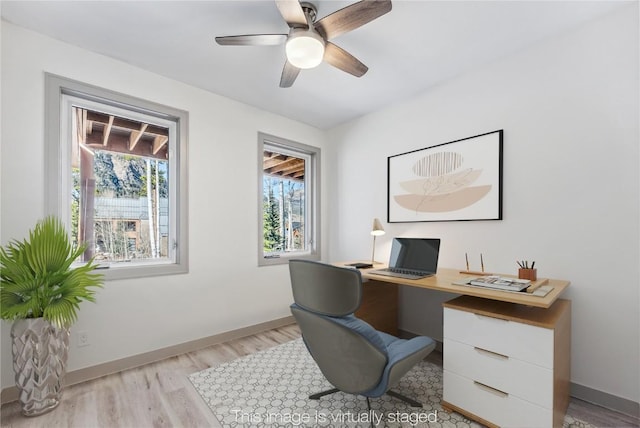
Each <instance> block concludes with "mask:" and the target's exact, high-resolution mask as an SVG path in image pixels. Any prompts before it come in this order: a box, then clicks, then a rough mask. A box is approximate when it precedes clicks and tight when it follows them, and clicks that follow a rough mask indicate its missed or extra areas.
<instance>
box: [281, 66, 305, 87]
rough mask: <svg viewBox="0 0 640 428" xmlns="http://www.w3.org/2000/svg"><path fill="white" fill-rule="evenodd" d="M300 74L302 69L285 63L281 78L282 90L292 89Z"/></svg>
mask: <svg viewBox="0 0 640 428" xmlns="http://www.w3.org/2000/svg"><path fill="white" fill-rule="evenodd" d="M299 73H300V69H299V68H298V67H295V66H293V65H291V63H290V62H289V61H286V62H285V63H284V68H283V69H282V76H281V77H280V87H281V88H290V87H291V85H293V82H295V81H296V78H297V77H298V74H299Z"/></svg>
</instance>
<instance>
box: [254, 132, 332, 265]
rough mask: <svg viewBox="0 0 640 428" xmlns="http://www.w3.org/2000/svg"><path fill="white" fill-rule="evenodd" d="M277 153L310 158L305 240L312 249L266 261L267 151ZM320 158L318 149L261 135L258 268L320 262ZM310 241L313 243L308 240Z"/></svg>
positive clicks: (306, 189) (307, 167)
mask: <svg viewBox="0 0 640 428" xmlns="http://www.w3.org/2000/svg"><path fill="white" fill-rule="evenodd" d="M265 147H273V148H274V149H275V150H276V151H279V152H280V151H282V152H284V153H286V154H291V155H294V156H301V157H305V158H308V161H307V162H305V184H304V186H305V188H304V192H305V235H306V236H305V239H307V245H308V246H309V249H308V250H306V251H294V252H289V253H280V254H278V255H277V256H276V257H274V256H271V257H265V253H264V216H263V214H264V207H263V195H264V168H263V165H264V151H265ZM320 157H321V150H320V148H318V147H314V146H310V145H307V144H302V143H298V142H296V141H291V140H288V139H285V138H281V137H277V136H275V135H270V134H266V133H264V132H258V266H273V265H281V264H288V263H289V260H290V259H294V258H295V259H306V260H320V254H321V251H320V248H321V247H320V236H321V234H320ZM309 239H310V240H309Z"/></svg>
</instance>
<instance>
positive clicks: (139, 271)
mask: <svg viewBox="0 0 640 428" xmlns="http://www.w3.org/2000/svg"><path fill="white" fill-rule="evenodd" d="M70 97H76V98H80V99H83V100H86V101H87V102H88V103H99V104H101V105H105V106H110V107H112V108H115V109H124V110H126V111H127V112H131V113H132V114H133V115H134V116H135V114H142V115H145V116H151V117H154V118H157V120H160V121H169V122H171V123H173V124H175V141H173V142H171V143H170V147H169V157H170V158H171V157H177V159H175V161H174V162H173V168H175V169H176V170H175V171H171V172H170V173H171V174H173V175H175V180H176V181H175V189H174V192H175V196H174V198H173V199H172V201H171V202H170V214H171V215H174V216H175V223H174V230H173V233H172V236H173V241H174V242H173V243H172V245H174V246H175V255H174V260H172V261H171V262H169V263H167V262H164V263H158V262H157V261H154V260H148V261H147V262H140V263H135V264H131V265H129V264H122V265H121V264H111V265H109V268H108V269H104V270H103V271H101V272H102V273H104V277H105V280H115V279H128V278H140V277H151V276H162V275H171V274H183V273H187V272H188V271H189V265H188V248H189V242H188V222H187V219H188V185H187V165H188V158H187V146H188V139H187V130H188V119H189V115H188V112H186V111H183V110H179V109H176V108H173V107H168V106H165V105H161V104H158V103H154V102H151V101H146V100H143V99H139V98H136V97H132V96H130V95H126V94H121V93H118V92H114V91H111V90H108V89H104V88H100V87H97V86H93V85H89V84H86V83H83V82H79V81H75V80H71V79H67V78H65V77H61V76H57V75H54V74H50V73H45V156H46V160H45V175H44V178H45V210H46V213H47V214H51V215H56V216H58V217H60V219H61V220H62V221H63V222H64V223H65V224H66V226H67V229H68V230H70V229H71V228H70V221H71V215H70V205H71V204H70V199H71V194H70V189H71V172H70V171H71V147H70V144H68V141H69V136H70V135H71V134H70V133H71V128H72V126H71V124H70V123H66V122H63V119H64V118H65V117H66V116H65V113H64V109H65V108H67V107H68V104H69V98H70ZM170 194H171V193H170Z"/></svg>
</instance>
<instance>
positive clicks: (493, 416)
mask: <svg viewBox="0 0 640 428" xmlns="http://www.w3.org/2000/svg"><path fill="white" fill-rule="evenodd" d="M443 382H444V392H443V400H444V401H446V402H448V403H451V404H452V405H454V406H457V407H460V408H462V409H465V410H466V411H468V412H470V413H473V414H474V415H476V416H478V417H480V418H482V419H484V420H486V421H489V422H491V423H494V424H496V425H498V426H500V427H518V428H527V427H535V428H542V427H551V426H552V425H553V412H552V411H551V409H545V408H543V407H540V406H538V405H536V404H533V403H530V402H528V401H525V400H522V399H520V398H518V397H515V396H513V395H510V394H505V393H503V392H500V391H497V390H494V389H492V388H490V387H487V386H485V385H483V384H481V383H477V382H474V381H473V380H471V379H468V378H466V377H463V376H460V375H457V374H455V373H451V372H450V371H448V370H444V374H443Z"/></svg>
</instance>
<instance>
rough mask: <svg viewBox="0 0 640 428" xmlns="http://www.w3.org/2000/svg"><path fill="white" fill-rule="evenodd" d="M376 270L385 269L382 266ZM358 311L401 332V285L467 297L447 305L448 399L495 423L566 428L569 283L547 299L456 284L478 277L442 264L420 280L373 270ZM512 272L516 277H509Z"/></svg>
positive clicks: (453, 406)
mask: <svg viewBox="0 0 640 428" xmlns="http://www.w3.org/2000/svg"><path fill="white" fill-rule="evenodd" d="M376 268H379V267H378V266H376ZM369 271H370V270H369V269H364V270H362V271H361V272H362V276H363V279H364V280H365V281H366V282H365V284H364V288H363V301H362V305H361V306H360V309H359V310H358V311H357V312H356V316H358V317H359V318H361V319H363V320H365V321H367V322H368V323H369V324H371V325H372V326H373V327H374V328H376V329H378V330H381V331H385V332H388V333H390V334H394V335H397V334H398V286H408V287H415V288H425V289H430V290H438V291H445V292H448V293H454V294H459V295H462V296H461V297H458V298H455V299H452V300H451V301H449V302H445V303H444V323H443V326H444V334H443V337H444V342H443V349H444V354H443V361H444V376H443V379H444V385H443V401H442V405H443V407H445V408H446V409H449V410H454V411H456V412H459V413H462V414H464V415H466V416H467V417H469V418H471V419H474V420H476V421H478V422H480V423H482V424H484V425H488V426H523V425H530V426H537V427H538V426H539V427H547V426H548V427H551V426H562V422H563V419H564V414H565V412H566V409H567V406H568V404H569V380H570V371H571V370H570V366H571V302H570V301H568V300H564V299H559V296H560V295H561V294H562V292H563V291H564V290H565V289H566V288H567V287H568V286H569V281H565V280H556V279H549V280H548V282H547V284H546V285H550V286H552V287H553V290H552V291H550V292H549V293H548V294H547V295H546V296H544V297H538V296H534V295H531V294H530V293H526V292H520V293H512V292H505V291H498V290H490V289H483V288H478V287H470V286H464V285H455V284H453V283H454V282H458V281H460V280H462V279H465V278H472V277H473V276H471V275H464V274H461V273H460V272H459V271H458V270H456V269H438V272H437V274H436V275H435V276H432V277H427V278H422V279H418V280H410V279H401V278H394V277H387V276H380V275H375V274H371V273H370V272H369ZM501 276H508V275H501Z"/></svg>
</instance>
